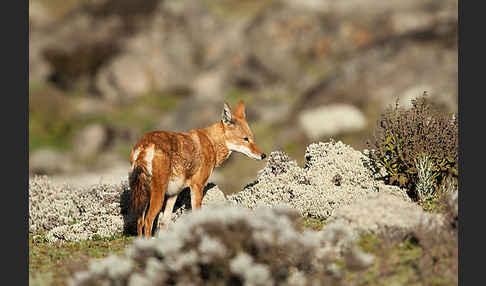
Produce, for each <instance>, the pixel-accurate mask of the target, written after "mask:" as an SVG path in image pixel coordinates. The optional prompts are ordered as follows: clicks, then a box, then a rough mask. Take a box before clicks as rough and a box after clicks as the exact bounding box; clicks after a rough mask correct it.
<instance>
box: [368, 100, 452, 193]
mask: <svg viewBox="0 0 486 286" xmlns="http://www.w3.org/2000/svg"><path fill="white" fill-rule="evenodd" d="M368 147H369V148H370V149H372V150H371V151H370V152H369V153H368V156H369V157H370V159H372V160H371V162H372V165H373V168H374V170H375V171H376V172H377V173H380V174H381V175H382V177H381V178H382V179H384V180H385V182H386V183H388V184H391V185H398V186H400V187H404V188H406V189H408V194H409V195H410V196H411V197H412V199H415V200H418V201H424V200H427V199H430V198H431V197H433V196H434V195H437V194H439V193H440V192H444V191H446V190H450V189H453V188H455V187H456V186H457V178H458V121H457V119H456V118H455V116H454V115H453V114H451V113H448V112H445V111H444V110H441V109H440V108H439V107H438V106H436V105H434V104H433V103H432V102H431V101H430V100H429V98H428V97H427V94H426V92H424V94H423V95H422V96H420V97H418V98H416V99H414V100H412V107H411V108H410V109H405V108H402V107H399V106H398V102H397V103H396V105H395V107H392V108H388V109H386V110H385V111H384V113H382V114H381V117H380V118H379V120H378V126H377V128H376V130H375V135H374V138H373V139H372V141H371V142H370V141H369V142H368Z"/></svg>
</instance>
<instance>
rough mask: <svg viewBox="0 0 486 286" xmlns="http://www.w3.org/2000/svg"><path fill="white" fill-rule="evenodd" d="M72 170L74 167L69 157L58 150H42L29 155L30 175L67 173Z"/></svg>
mask: <svg viewBox="0 0 486 286" xmlns="http://www.w3.org/2000/svg"><path fill="white" fill-rule="evenodd" d="M74 169H75V166H74V163H73V161H72V159H71V157H70V156H69V155H68V154H65V153H62V152H60V151H58V150H55V149H52V148H42V149H39V150H36V151H33V152H32V154H30V158H29V172H30V173H32V174H46V175H52V174H57V173H69V172H71V171H73V170H74Z"/></svg>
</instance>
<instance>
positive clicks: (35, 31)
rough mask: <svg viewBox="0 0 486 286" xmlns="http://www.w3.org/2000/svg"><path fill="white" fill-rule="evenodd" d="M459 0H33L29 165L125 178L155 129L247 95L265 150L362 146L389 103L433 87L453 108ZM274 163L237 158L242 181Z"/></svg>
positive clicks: (84, 179) (234, 184)
mask: <svg viewBox="0 0 486 286" xmlns="http://www.w3.org/2000/svg"><path fill="white" fill-rule="evenodd" d="M457 5H458V3H457V0H408V1H402V0H387V1H383V0H341V1H335V0H286V1H284V0H245V1H240V0H200V1H193V0H165V1H163V0H144V1H135V0H30V1H29V21H30V41H29V60H30V61H29V172H30V174H31V175H33V174H47V175H50V176H52V178H53V180H54V181H56V182H69V183H72V184H80V185H88V184H92V183H99V182H104V183H110V182H114V183H117V182H119V180H120V177H121V176H126V175H127V173H128V170H129V154H130V150H131V147H132V146H133V145H134V144H135V143H136V142H137V140H138V139H139V138H140V136H141V135H142V134H144V133H146V132H149V131H153V130H158V129H165V130H172V131H187V130H189V129H192V128H197V127H205V126H207V125H209V124H212V123H214V122H216V121H218V120H220V117H221V112H222V108H223V102H224V100H226V101H228V102H229V103H230V104H231V105H232V106H234V105H235V104H236V103H237V102H238V101H239V100H240V99H243V100H245V102H246V105H247V119H248V121H249V124H250V126H251V128H252V130H253V132H254V134H255V137H256V141H257V143H258V145H259V147H260V148H261V149H262V150H264V151H265V152H266V153H267V154H269V153H270V152H271V151H274V150H283V151H285V152H287V153H288V154H289V155H290V156H291V157H292V158H294V159H296V160H297V161H299V162H300V163H302V162H303V161H304V160H305V159H304V153H305V148H306V146H307V145H308V144H309V143H311V142H316V141H319V140H321V141H326V140H328V139H329V138H330V137H332V138H334V139H335V140H341V141H343V142H344V143H346V144H348V145H351V146H352V147H353V148H355V149H357V150H363V149H365V148H366V140H367V139H369V138H370V137H371V136H372V135H373V129H374V128H375V126H376V120H377V118H378V116H379V114H380V112H382V111H383V110H384V109H385V108H386V107H389V106H392V105H394V104H395V102H396V101H397V100H398V102H399V103H400V105H401V106H408V105H409V104H410V100H411V99H412V98H414V97H416V96H419V95H421V94H422V93H423V91H427V92H428V94H429V95H430V97H431V98H432V99H433V100H434V101H435V102H436V103H437V104H439V105H441V106H442V107H443V108H444V109H447V110H449V111H452V112H457V101H458V100H457V96H458V91H457V90H458V82H457V78H458V56H457V23H458V20H457V14H458V8H457ZM264 165H265V162H261V161H254V160H252V159H250V158H247V157H245V156H244V155H241V154H236V153H233V155H232V156H231V157H230V158H229V159H228V160H227V161H226V162H225V163H224V164H223V166H222V168H218V169H216V170H215V172H214V173H213V175H212V177H211V178H210V181H211V182H214V183H216V184H218V186H219V187H220V188H221V189H222V190H223V191H224V192H225V193H227V194H229V193H232V192H235V191H238V190H241V188H243V187H244V186H245V185H246V184H248V183H250V182H251V181H252V179H254V178H255V176H256V175H257V172H258V170H260V169H261V168H263V166H264Z"/></svg>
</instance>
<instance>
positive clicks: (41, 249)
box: [29, 235, 134, 285]
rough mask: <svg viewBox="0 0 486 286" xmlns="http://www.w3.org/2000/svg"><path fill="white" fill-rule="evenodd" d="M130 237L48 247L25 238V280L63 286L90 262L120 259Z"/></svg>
mask: <svg viewBox="0 0 486 286" xmlns="http://www.w3.org/2000/svg"><path fill="white" fill-rule="evenodd" d="M133 239H134V238H133V237H127V236H122V235H119V236H115V237H111V238H106V239H98V240H86V241H81V242H63V243H48V242H46V241H45V240H44V239H43V237H42V236H40V237H35V238H34V236H32V235H29V276H30V278H31V280H32V281H35V282H37V283H38V284H47V285H66V283H67V279H68V278H69V277H70V276H72V275H73V274H74V273H75V272H77V271H80V270H83V269H86V268H87V267H88V264H89V262H91V261H93V260H94V259H99V258H103V257H106V256H107V255H109V254H116V255H122V254H123V252H124V250H125V249H126V247H127V246H128V245H129V244H130V243H131V242H132V241H133Z"/></svg>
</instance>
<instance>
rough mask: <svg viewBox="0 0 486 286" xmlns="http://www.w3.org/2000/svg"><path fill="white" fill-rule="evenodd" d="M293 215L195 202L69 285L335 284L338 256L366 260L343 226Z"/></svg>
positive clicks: (358, 262)
mask: <svg viewBox="0 0 486 286" xmlns="http://www.w3.org/2000/svg"><path fill="white" fill-rule="evenodd" d="M298 217H299V214H298V213H297V212H296V211H294V210H291V209H285V208H277V209H269V208H258V209H256V210H248V209H243V208H234V207H229V206H227V207H221V208H202V209H201V210H200V211H198V212H197V213H191V214H188V215H187V216H184V217H182V218H181V219H180V221H179V222H178V223H176V224H175V225H174V226H173V228H170V229H169V230H168V231H165V232H161V233H160V234H159V236H158V237H156V238H155V239H150V240H147V239H143V238H139V239H136V240H135V241H134V243H133V244H132V245H131V246H130V247H129V248H128V249H127V251H126V257H109V258H105V259H102V260H100V261H97V262H95V263H93V264H92V265H91V266H90V268H89V269H88V270H87V271H84V272H78V273H76V274H75V276H74V277H73V278H72V279H71V281H70V285H73V286H75V285H167V284H174V285H183V284H185V285H215V284H218V285H233V284H235V285H341V276H339V271H338V270H336V267H333V266H335V264H334V262H336V260H337V259H338V258H340V257H346V259H345V264H346V265H347V264H349V265H350V269H351V268H352V269H354V270H358V269H359V270H361V269H364V268H367V267H368V266H370V265H371V264H372V262H373V257H372V256H370V255H368V254H365V253H363V252H362V251H361V250H359V249H358V248H356V247H354V246H355V242H354V240H353V238H352V237H351V235H350V232H349V231H348V230H347V229H346V228H345V227H342V226H339V225H333V226H331V227H329V228H326V229H324V230H323V231H320V232H315V231H304V232H301V231H300V228H299V227H298V223H297V220H296V219H297V218H298Z"/></svg>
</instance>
